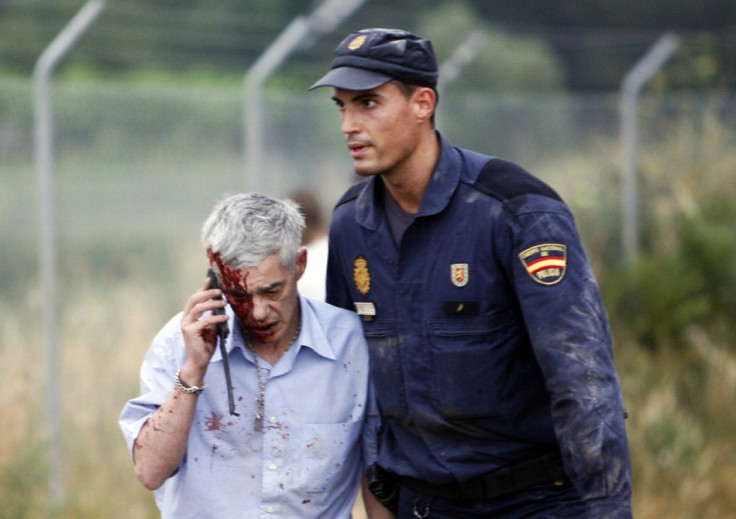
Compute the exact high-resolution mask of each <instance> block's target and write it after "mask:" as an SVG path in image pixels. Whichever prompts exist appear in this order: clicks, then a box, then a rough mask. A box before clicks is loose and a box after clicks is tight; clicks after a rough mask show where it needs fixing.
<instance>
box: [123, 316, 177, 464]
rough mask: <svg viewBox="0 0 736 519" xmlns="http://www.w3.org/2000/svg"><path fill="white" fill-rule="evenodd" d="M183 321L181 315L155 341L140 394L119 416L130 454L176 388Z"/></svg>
mask: <svg viewBox="0 0 736 519" xmlns="http://www.w3.org/2000/svg"><path fill="white" fill-rule="evenodd" d="M180 321H181V317H180V315H179V316H176V317H175V318H173V319H172V320H171V321H169V322H168V323H167V324H166V325H165V326H164V328H162V329H161V331H160V332H159V333H158V334H157V335H156V337H155V338H154V339H153V342H152V343H151V346H150V348H149V349H148V352H147V353H146V356H145V358H144V359H143V363H142V365H141V369H140V388H141V393H140V395H139V396H137V397H136V398H133V399H131V400H129V401H128V402H126V404H125V406H124V407H123V410H122V412H121V414H120V418H119V420H118V424H119V425H120V429H121V430H122V432H123V436H124V438H125V441H126V443H127V445H128V449H129V451H130V452H131V453H132V452H133V445H134V444H135V440H136V438H137V437H138V434H139V433H140V430H141V428H142V427H143V425H144V424H145V423H146V421H147V420H148V418H149V417H150V416H151V414H153V413H154V412H155V411H156V410H157V409H158V408H159V407H160V406H161V405H162V404H163V402H164V401H165V400H166V398H167V397H168V396H169V394H170V393H171V389H172V388H173V387H174V376H175V373H176V369H177V368H176V367H177V366H178V365H179V363H181V360H179V362H178V363H177V354H178V352H179V351H180V350H181V351H182V353H183V348H182V346H181V345H182V344H183V341H182V340H181V326H180Z"/></svg>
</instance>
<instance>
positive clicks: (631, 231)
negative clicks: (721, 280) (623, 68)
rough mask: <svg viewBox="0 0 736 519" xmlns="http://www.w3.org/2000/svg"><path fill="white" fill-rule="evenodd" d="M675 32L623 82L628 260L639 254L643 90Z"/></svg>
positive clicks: (624, 223) (623, 224)
mask: <svg viewBox="0 0 736 519" xmlns="http://www.w3.org/2000/svg"><path fill="white" fill-rule="evenodd" d="M677 46H678V39H677V37H676V36H674V35H672V34H665V35H664V36H662V37H660V38H659V39H658V40H657V41H656V42H655V43H654V45H653V46H652V47H651V48H650V49H649V51H648V52H647V53H646V54H645V55H644V56H643V57H642V58H641V59H640V60H639V61H638V62H637V63H636V64H635V65H634V67H633V68H632V69H631V70H630V71H629V72H628V73H627V74H626V76H625V77H624V80H623V83H622V85H621V149H622V155H623V171H622V177H621V204H622V205H621V211H622V214H621V229H622V230H621V234H622V236H621V240H622V243H621V245H622V249H623V255H624V260H625V261H626V262H627V263H630V262H631V261H632V260H633V259H634V258H636V257H637V256H638V255H639V187H638V178H637V171H636V149H637V146H636V145H637V131H636V130H637V126H636V122H637V121H636V118H637V102H638V100H639V94H640V92H641V90H642V88H643V87H644V85H646V83H647V82H648V81H649V80H650V79H651V77H652V76H653V75H654V73H655V72H657V71H658V70H659V69H660V68H661V67H662V66H663V65H664V64H665V63H666V62H667V60H668V59H669V58H670V56H672V53H673V52H674V51H675V49H677Z"/></svg>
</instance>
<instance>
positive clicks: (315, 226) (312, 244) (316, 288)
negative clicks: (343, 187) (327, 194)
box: [288, 188, 327, 301]
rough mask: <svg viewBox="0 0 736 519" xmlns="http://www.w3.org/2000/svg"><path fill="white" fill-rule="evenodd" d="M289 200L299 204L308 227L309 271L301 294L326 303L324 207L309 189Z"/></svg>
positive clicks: (305, 241)
mask: <svg viewBox="0 0 736 519" xmlns="http://www.w3.org/2000/svg"><path fill="white" fill-rule="evenodd" d="M288 198H290V199H291V200H293V201H294V202H296V203H297V204H299V207H300V208H301V211H302V213H303V214H304V220H305V222H306V225H307V227H306V229H304V233H303V235H302V245H304V246H305V247H306V248H307V270H306V271H305V272H304V275H303V276H302V278H301V279H300V280H299V285H298V286H299V293H300V294H303V295H305V296H307V297H312V298H314V299H319V300H320V301H324V300H325V273H326V271H327V221H326V219H325V216H324V211H323V210H322V205H321V203H320V201H319V199H318V198H317V196H316V195H315V194H314V192H313V191H311V190H310V189H308V188H301V189H298V190H296V191H294V192H293V193H291V194H290V195H289V197H288Z"/></svg>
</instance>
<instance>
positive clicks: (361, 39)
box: [348, 34, 368, 50]
mask: <svg viewBox="0 0 736 519" xmlns="http://www.w3.org/2000/svg"><path fill="white" fill-rule="evenodd" d="M367 38H368V37H367V36H366V35H365V34H361V35H359V36H356V37H355V38H353V39H352V40H351V42H350V43H348V50H358V49H359V48H361V47H362V46H363V44H364V43H365V40H366V39H367Z"/></svg>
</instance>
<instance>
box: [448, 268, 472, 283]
mask: <svg viewBox="0 0 736 519" xmlns="http://www.w3.org/2000/svg"><path fill="white" fill-rule="evenodd" d="M469 277H470V272H469V270H468V264H467V263H453V264H452V265H450V279H451V280H452V284H453V285H455V286H456V287H464V286H465V285H467V284H468V279H469Z"/></svg>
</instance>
